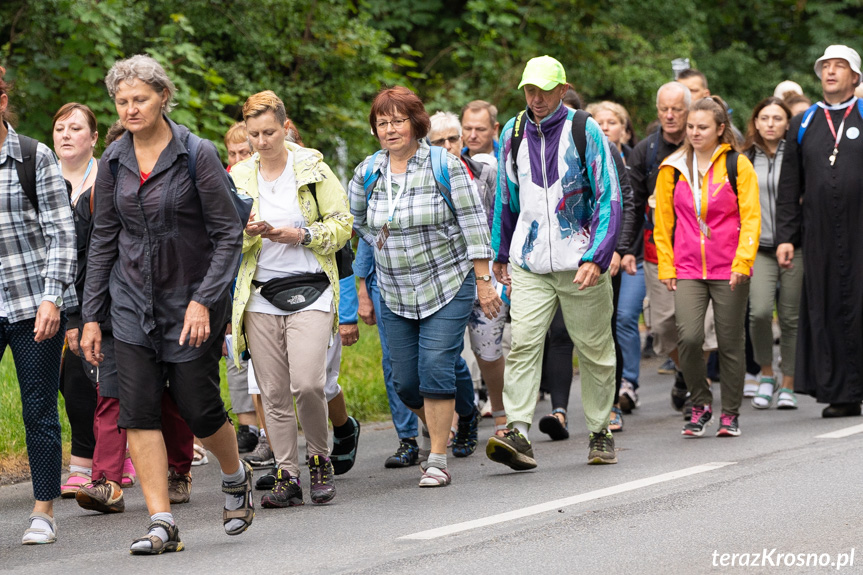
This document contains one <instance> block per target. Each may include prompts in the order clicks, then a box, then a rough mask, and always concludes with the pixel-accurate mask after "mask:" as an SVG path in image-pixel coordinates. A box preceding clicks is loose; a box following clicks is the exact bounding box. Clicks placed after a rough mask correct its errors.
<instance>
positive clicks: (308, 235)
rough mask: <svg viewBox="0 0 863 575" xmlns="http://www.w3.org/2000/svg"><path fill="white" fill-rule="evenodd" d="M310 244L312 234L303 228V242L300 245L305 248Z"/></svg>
mask: <svg viewBox="0 0 863 575" xmlns="http://www.w3.org/2000/svg"><path fill="white" fill-rule="evenodd" d="M310 243H312V232H310V231H309V228H303V240H302V241H301V242H300V244H302V245H304V246H307V245H309V244H310Z"/></svg>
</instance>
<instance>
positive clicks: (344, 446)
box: [330, 416, 360, 475]
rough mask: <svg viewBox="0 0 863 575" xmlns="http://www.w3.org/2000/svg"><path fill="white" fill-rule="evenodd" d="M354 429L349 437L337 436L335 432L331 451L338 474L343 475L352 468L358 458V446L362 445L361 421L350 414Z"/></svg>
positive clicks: (334, 468)
mask: <svg viewBox="0 0 863 575" xmlns="http://www.w3.org/2000/svg"><path fill="white" fill-rule="evenodd" d="M348 421H350V422H351V423H352V424H353V426H354V430H353V431H352V432H351V434H350V435H348V436H347V437H336V434H335V433H333V451H332V452H331V453H330V461H331V462H332V463H333V470H334V471H335V474H336V475H342V474H344V473H347V472H348V471H350V470H351V467H353V466H354V463H355V462H356V460H357V447H359V445H360V422H359V421H357V420H356V419H354V418H353V417H351V416H348Z"/></svg>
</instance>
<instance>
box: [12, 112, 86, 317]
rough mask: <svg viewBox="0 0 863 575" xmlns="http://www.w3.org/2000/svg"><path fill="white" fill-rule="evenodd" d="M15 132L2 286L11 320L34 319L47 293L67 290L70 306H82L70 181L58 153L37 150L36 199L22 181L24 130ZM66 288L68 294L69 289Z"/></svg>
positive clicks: (66, 303) (40, 145) (65, 300)
mask: <svg viewBox="0 0 863 575" xmlns="http://www.w3.org/2000/svg"><path fill="white" fill-rule="evenodd" d="M7 128H8V130H9V133H8V134H7V135H6V140H5V141H4V142H3V146H2V147H0V288H2V289H3V303H4V305H5V308H6V312H7V317H8V318H9V321H10V322H11V323H14V322H17V321H22V320H26V319H32V318H34V317H36V311H37V310H38V309H39V305H40V304H41V303H42V299H43V296H46V295H48V296H54V297H56V296H57V295H58V294H63V300H64V301H63V304H64V307H73V306H75V305H77V300H76V297H75V290H74V289H70V288H71V286H72V283H73V282H74V281H75V267H76V256H77V254H76V239H75V224H74V220H73V219H72V207H71V205H70V204H69V196H68V195H67V193H66V183H65V182H64V181H63V174H62V173H61V171H60V165H59V164H58V163H57V158H56V157H55V156H54V153H53V152H52V151H51V150H50V148H48V147H47V146H45V145H44V144H41V143H40V144H39V145H38V147H37V149H36V197H37V199H38V202H39V212H38V213H37V212H36V208H35V207H34V206H32V205H31V204H30V200H29V199H27V196H25V195H24V190H23V189H22V188H21V184H20V182H19V181H18V170H17V167H16V165H15V163H16V160H17V161H19V162H20V161H22V160H23V155H22V152H21V144H20V143H19V141H18V134H17V133H16V132H15V130H14V129H13V128H12V127H11V126H8V125H7ZM64 292H65V293H64Z"/></svg>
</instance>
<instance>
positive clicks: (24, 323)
mask: <svg viewBox="0 0 863 575" xmlns="http://www.w3.org/2000/svg"><path fill="white" fill-rule="evenodd" d="M35 325H36V320H35V318H31V319H25V320H21V321H16V322H14V323H9V320H8V319H7V318H5V317H3V318H0V357H2V356H3V353H4V352H5V351H6V347H7V346H8V347H9V348H11V349H12V355H13V356H14V358H15V372H16V373H17V375H18V386H19V387H20V388H21V411H22V412H23V416H24V429H25V431H26V436H27V457H28V458H29V460H30V474H31V476H32V478H33V497H34V498H35V499H36V500H37V501H51V500H53V499H56V498H58V497H60V484H61V483H62V480H61V479H60V469H61V465H62V459H63V451H62V445H61V443H60V416H59V414H58V412H57V394H58V393H59V391H60V355H61V353H62V352H63V342H64V341H65V339H66V314H62V315H61V316H60V329H59V330H57V333H56V335H54V337H52V338H50V339H46V340H45V341H42V342H40V343H36V342H35V341H33V327H34V326H35ZM76 359H77V358H76Z"/></svg>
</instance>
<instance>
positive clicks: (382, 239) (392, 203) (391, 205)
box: [375, 164, 407, 250]
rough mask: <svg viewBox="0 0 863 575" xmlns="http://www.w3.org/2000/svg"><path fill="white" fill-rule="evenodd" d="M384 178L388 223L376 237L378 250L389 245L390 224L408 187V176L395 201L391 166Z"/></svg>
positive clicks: (388, 167)
mask: <svg viewBox="0 0 863 575" xmlns="http://www.w3.org/2000/svg"><path fill="white" fill-rule="evenodd" d="M385 176H386V177H385V178H384V183H385V185H386V190H387V206H388V209H387V221H386V222H385V223H384V225H383V227H382V228H381V231H379V232H378V235H377V236H376V237H375V245H376V246H377V248H378V250H382V249H383V247H384V244H385V243H387V239H388V238H389V237H390V223H391V222H392V221H393V214H395V213H396V207H398V204H399V200H400V199H401V197H402V194H403V193H404V191H405V188H406V187H407V176H405V185H404V186H402V189H400V190H399V193H398V194H397V195H396V199H395V200H393V183H392V174H391V173H390V166H389V164H387V167H386V174H385Z"/></svg>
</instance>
